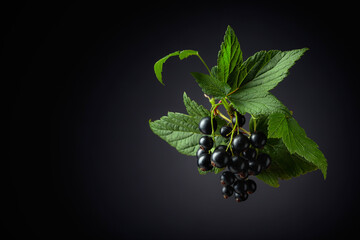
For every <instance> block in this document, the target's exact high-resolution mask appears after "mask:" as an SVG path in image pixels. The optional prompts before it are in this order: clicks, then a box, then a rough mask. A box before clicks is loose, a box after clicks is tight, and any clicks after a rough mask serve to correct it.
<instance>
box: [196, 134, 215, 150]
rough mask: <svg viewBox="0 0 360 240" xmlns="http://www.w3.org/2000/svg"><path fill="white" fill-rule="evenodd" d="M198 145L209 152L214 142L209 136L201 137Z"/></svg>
mask: <svg viewBox="0 0 360 240" xmlns="http://www.w3.org/2000/svg"><path fill="white" fill-rule="evenodd" d="M199 144H200V146H202V147H203V148H204V149H205V150H210V149H211V148H212V147H213V145H214V141H213V139H212V138H211V137H209V136H202V137H201V138H200V140H199Z"/></svg>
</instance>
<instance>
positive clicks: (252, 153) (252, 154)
mask: <svg viewBox="0 0 360 240" xmlns="http://www.w3.org/2000/svg"><path fill="white" fill-rule="evenodd" d="M242 154H243V156H244V158H246V159H247V160H252V159H255V158H256V150H255V149H253V148H248V149H245V150H244V151H243V152H242Z"/></svg>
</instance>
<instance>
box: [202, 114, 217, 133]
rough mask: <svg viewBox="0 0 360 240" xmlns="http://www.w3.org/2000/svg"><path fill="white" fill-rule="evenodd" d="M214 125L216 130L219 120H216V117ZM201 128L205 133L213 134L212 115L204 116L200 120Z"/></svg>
mask: <svg viewBox="0 0 360 240" xmlns="http://www.w3.org/2000/svg"><path fill="white" fill-rule="evenodd" d="M213 127H214V131H216V128H217V122H216V120H215V118H213ZM199 130H200V132H202V133H203V134H211V133H212V129H211V117H204V118H202V119H201V120H200V122H199Z"/></svg>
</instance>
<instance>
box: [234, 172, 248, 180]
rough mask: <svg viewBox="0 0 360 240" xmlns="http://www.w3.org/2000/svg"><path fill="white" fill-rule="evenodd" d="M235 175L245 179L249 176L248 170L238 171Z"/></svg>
mask: <svg viewBox="0 0 360 240" xmlns="http://www.w3.org/2000/svg"><path fill="white" fill-rule="evenodd" d="M236 176H237V177H238V178H240V179H245V178H247V177H248V176H249V171H248V170H247V171H243V172H239V173H238V174H237V175H236Z"/></svg>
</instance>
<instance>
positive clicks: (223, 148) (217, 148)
mask: <svg viewBox="0 0 360 240" xmlns="http://www.w3.org/2000/svg"><path fill="white" fill-rule="evenodd" d="M226 148H227V147H226V146H225V145H219V146H217V147H216V148H215V151H216V150H224V151H226Z"/></svg>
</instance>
